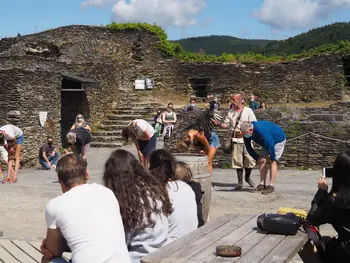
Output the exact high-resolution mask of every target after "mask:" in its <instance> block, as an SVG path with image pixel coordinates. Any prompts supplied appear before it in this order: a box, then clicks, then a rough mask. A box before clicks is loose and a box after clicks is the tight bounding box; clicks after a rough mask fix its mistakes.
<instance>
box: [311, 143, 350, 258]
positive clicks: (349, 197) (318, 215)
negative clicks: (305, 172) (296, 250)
mask: <svg viewBox="0 0 350 263" xmlns="http://www.w3.org/2000/svg"><path fill="white" fill-rule="evenodd" d="M332 177H333V182H332V189H331V190H330V192H328V185H327V182H326V179H325V178H324V177H323V176H322V177H321V179H320V180H319V181H318V191H317V193H316V195H315V197H314V199H313V201H312V203H311V205H312V206H311V209H310V211H309V213H308V216H307V218H306V220H307V221H308V222H309V223H311V224H312V225H314V226H320V225H323V224H331V225H332V226H333V227H334V229H335V230H336V231H337V232H338V237H337V238H335V237H332V238H331V237H323V238H322V240H321V242H323V244H324V245H325V249H324V250H323V249H319V250H318V255H319V258H320V260H321V262H332V263H344V262H350V150H346V151H344V152H343V153H341V154H340V155H338V157H337V158H336V160H335V162H334V164H333V171H332Z"/></svg>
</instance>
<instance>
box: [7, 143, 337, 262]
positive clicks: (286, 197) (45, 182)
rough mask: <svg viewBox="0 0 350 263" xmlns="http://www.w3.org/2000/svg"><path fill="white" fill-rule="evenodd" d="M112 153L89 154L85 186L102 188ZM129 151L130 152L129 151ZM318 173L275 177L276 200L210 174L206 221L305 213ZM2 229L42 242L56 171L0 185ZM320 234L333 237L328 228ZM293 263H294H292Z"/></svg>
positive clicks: (229, 175) (229, 177) (25, 173)
mask: <svg viewBox="0 0 350 263" xmlns="http://www.w3.org/2000/svg"><path fill="white" fill-rule="evenodd" d="M111 151H112V150H111V149H103V148H101V149H96V148H92V149H91V150H90V152H89V155H88V161H89V165H88V170H89V182H90V183H92V182H94V183H101V176H102V173H103V165H104V162H105V161H106V159H107V158H108V156H109V154H110V152H111ZM131 151H132V152H134V149H133V147H131ZM258 174H259V172H258V171H257V170H254V171H253V173H252V178H253V180H254V181H255V182H256V183H257V182H258V181H259V175H258ZM319 176H320V172H319V171H299V170H282V171H279V173H278V178H277V182H276V184H275V188H276V191H275V193H274V194H270V195H262V194H260V193H250V192H248V191H247V190H248V189H249V187H248V186H247V185H246V186H245V187H244V188H243V189H242V190H241V191H234V190H233V188H234V186H235V183H236V182H237V178H236V174H235V172H234V171H233V170H221V169H216V170H214V173H213V188H214V192H213V199H212V206H211V212H210V220H213V219H215V218H217V217H219V216H221V215H223V214H226V213H254V214H261V213H265V212H277V210H278V208H279V207H282V206H283V207H294V208H298V209H304V210H308V209H309V207H310V202H311V200H312V197H313V195H314V194H315V192H316V190H317V180H318V178H319ZM0 188H1V191H0V199H1V200H2V203H1V207H0V218H1V219H2V221H1V226H0V230H2V231H4V236H3V238H10V239H25V240H34V241H41V240H42V239H43V237H44V235H45V231H46V225H45V206H46V204H47V202H48V201H49V200H50V199H52V198H54V197H56V196H57V195H59V194H61V189H60V185H59V184H58V183H57V177H56V173H55V172H54V171H42V170H33V169H22V170H21V171H20V173H19V180H18V182H17V183H16V184H3V185H0ZM322 231H323V233H324V234H328V235H329V234H333V233H334V232H333V230H332V228H331V227H329V226H325V227H324V228H323V229H322ZM295 262H297V261H295Z"/></svg>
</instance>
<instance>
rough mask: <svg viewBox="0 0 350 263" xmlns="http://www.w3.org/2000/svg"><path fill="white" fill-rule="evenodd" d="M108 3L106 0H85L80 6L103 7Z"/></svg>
mask: <svg viewBox="0 0 350 263" xmlns="http://www.w3.org/2000/svg"><path fill="white" fill-rule="evenodd" d="M107 2H108V1H106V0H86V1H84V2H83V3H82V4H81V6H82V7H86V6H103V5H105V4H106V3H107Z"/></svg>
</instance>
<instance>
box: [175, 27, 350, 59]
mask: <svg viewBox="0 0 350 263" xmlns="http://www.w3.org/2000/svg"><path fill="white" fill-rule="evenodd" d="M339 41H350V22H339V23H334V24H330V25H326V26H323V27H319V28H315V29H312V30H309V31H307V32H305V33H302V34H299V35H297V36H294V37H290V38H288V39H286V40H280V41H278V40H264V39H242V38H237V37H231V36H217V35H212V36H203V37H191V38H186V39H179V40H176V41H173V42H177V43H179V44H180V45H181V46H182V47H183V49H184V50H185V51H188V52H194V53H199V52H200V51H201V49H202V50H203V51H204V52H205V53H206V54H212V55H221V54H223V53H247V52H252V53H258V54H264V55H267V56H269V55H291V54H298V53H301V52H303V51H305V50H308V49H311V48H316V47H318V46H322V45H325V44H336V43H338V42H339Z"/></svg>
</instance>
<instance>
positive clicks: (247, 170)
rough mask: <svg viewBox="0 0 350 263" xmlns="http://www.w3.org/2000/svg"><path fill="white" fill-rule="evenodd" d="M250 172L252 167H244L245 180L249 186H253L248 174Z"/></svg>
mask: <svg viewBox="0 0 350 263" xmlns="http://www.w3.org/2000/svg"><path fill="white" fill-rule="evenodd" d="M251 172H252V169H249V168H246V169H245V177H244V179H245V181H246V182H247V183H248V184H249V186H250V187H255V184H254V182H253V180H252V179H250V174H251Z"/></svg>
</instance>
